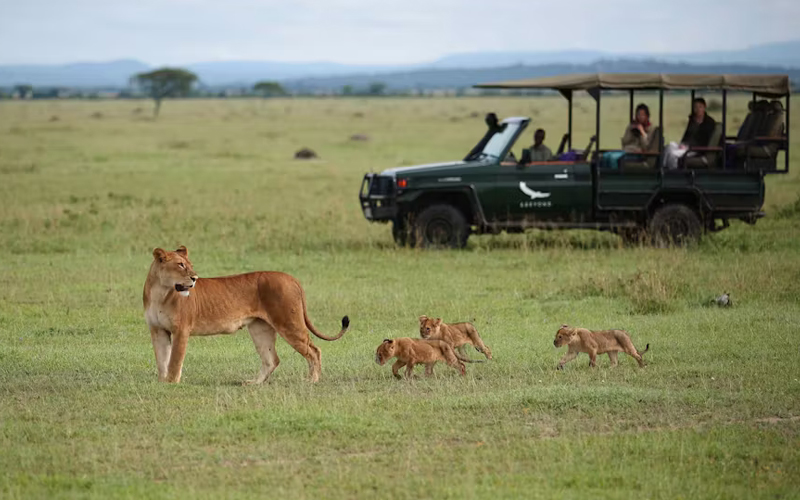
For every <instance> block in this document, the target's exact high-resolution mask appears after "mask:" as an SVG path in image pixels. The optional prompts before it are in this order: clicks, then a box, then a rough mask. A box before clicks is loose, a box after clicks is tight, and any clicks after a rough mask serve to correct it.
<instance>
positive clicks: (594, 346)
mask: <svg viewBox="0 0 800 500" xmlns="http://www.w3.org/2000/svg"><path fill="white" fill-rule="evenodd" d="M553 345H555V346H556V347H561V346H563V345H567V346H568V349H567V353H566V354H565V355H564V357H563V358H561V360H560V361H559V362H558V366H557V367H556V369H558V370H562V369H563V368H564V365H565V364H566V363H568V362H569V361H572V360H573V359H575V358H576V357H577V356H578V353H581V352H585V353H587V354H588V355H589V366H592V367H594V366H596V361H597V355H598V354H606V353H607V354H608V358H609V359H610V360H611V366H617V353H618V352H620V351H621V352H624V353H627V354H630V355H631V356H633V359H635V360H636V361H637V362H638V363H639V366H640V367H644V366H645V364H644V360H643V359H642V354H644V353H646V352H647V351H648V350H649V349H650V344H647V346H646V347H645V348H644V351H641V352H640V351H637V350H636V348H635V347H634V346H633V342H631V338H630V336H629V335H628V332H626V331H624V330H601V331H596V332H594V331H591V330H587V329H586V328H573V327H570V326H567V325H561V328H559V329H558V332H556V338H555V340H553Z"/></svg>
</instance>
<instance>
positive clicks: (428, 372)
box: [425, 363, 436, 377]
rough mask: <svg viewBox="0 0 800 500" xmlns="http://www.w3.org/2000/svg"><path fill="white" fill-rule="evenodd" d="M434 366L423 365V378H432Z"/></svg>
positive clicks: (431, 364)
mask: <svg viewBox="0 0 800 500" xmlns="http://www.w3.org/2000/svg"><path fill="white" fill-rule="evenodd" d="M435 364H436V363H427V364H426V365H425V376H426V377H432V376H433V365H435Z"/></svg>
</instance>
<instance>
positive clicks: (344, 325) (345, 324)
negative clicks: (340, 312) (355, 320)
mask: <svg viewBox="0 0 800 500" xmlns="http://www.w3.org/2000/svg"><path fill="white" fill-rule="evenodd" d="M348 328H350V318H348V317H347V316H345V317H344V318H342V330H347V329H348Z"/></svg>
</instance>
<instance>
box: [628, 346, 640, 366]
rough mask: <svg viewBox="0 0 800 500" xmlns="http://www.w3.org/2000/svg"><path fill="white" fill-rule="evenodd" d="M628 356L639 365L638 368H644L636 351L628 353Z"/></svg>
mask: <svg viewBox="0 0 800 500" xmlns="http://www.w3.org/2000/svg"><path fill="white" fill-rule="evenodd" d="M631 347H633V346H631ZM626 352H628V351H626ZM628 354H630V355H631V356H632V357H633V359H635V360H636V362H637V363H639V367H640V368H644V367H645V363H644V359H642V356H641V355H640V354H639V353H638V352H636V349H633V350H631V351H630V352H628Z"/></svg>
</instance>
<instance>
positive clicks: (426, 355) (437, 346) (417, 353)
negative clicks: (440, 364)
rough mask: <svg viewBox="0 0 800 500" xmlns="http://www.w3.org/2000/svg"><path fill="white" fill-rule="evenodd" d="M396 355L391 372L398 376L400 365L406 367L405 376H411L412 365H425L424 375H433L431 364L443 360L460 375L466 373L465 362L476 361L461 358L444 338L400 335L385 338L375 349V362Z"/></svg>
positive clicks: (379, 362) (380, 363)
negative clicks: (418, 337)
mask: <svg viewBox="0 0 800 500" xmlns="http://www.w3.org/2000/svg"><path fill="white" fill-rule="evenodd" d="M394 357H396V358H397V361H396V362H395V363H394V364H393V365H392V374H393V375H394V376H395V377H396V378H400V374H399V373H397V372H398V370H400V368H402V367H404V366H405V367H406V377H411V372H412V370H413V369H414V365H425V375H427V376H430V375H433V365H435V364H436V362H437V361H444V362H445V363H447V364H448V365H450V366H452V367H453V368H455V369H456V370H458V372H459V373H461V375H466V373H467V372H466V369H465V368H464V363H463V362H462V361H465V362H467V363H476V362H480V361H474V360H471V359H466V358H462V357H461V356H459V355H458V354H457V353H456V352H455V351H454V350H453V347H452V346H451V345H450V344H449V343H447V342H445V341H444V340H423V339H412V338H408V337H401V338H399V339H394V340H392V339H386V340H384V341H383V342H382V343H381V345H379V346H378V349H377V351H375V362H376V363H378V364H379V365H381V366H383V365H384V364H386V362H387V361H389V360H390V359H392V358H394Z"/></svg>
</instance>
